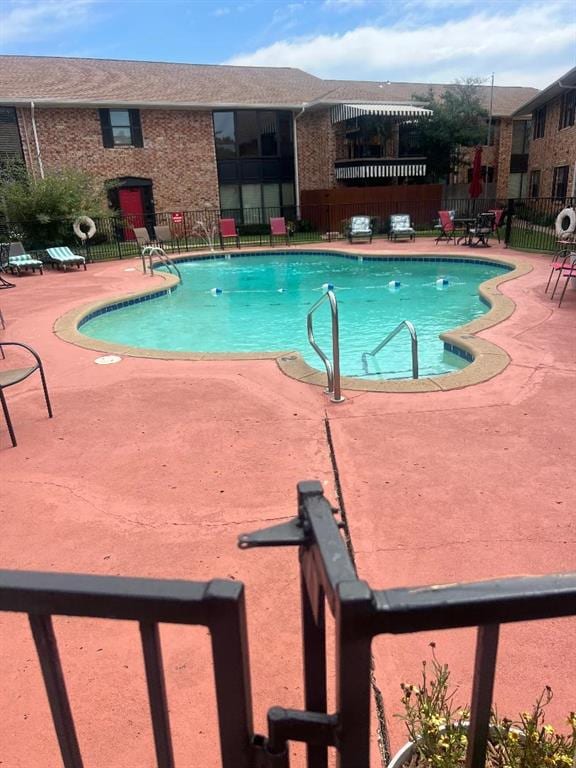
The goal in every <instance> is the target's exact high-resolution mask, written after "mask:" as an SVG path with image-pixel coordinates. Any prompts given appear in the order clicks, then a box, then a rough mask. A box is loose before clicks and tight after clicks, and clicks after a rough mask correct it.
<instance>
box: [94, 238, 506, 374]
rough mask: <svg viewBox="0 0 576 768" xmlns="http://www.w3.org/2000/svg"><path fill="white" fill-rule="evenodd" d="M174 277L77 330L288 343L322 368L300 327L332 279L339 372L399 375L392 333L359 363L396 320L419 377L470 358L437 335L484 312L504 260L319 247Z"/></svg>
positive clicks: (405, 364)
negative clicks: (175, 281) (404, 327)
mask: <svg viewBox="0 0 576 768" xmlns="http://www.w3.org/2000/svg"><path fill="white" fill-rule="evenodd" d="M178 268H179V270H180V272H181V274H182V284H181V285H180V286H179V287H178V289H177V290H175V291H173V292H172V293H167V294H164V295H161V296H158V297H157V298H155V299H154V300H147V301H138V300H136V301H135V302H134V303H130V305H129V306H122V307H118V308H116V309H114V311H105V312H103V311H101V312H100V314H96V315H95V316H94V313H93V315H92V316H90V315H88V317H86V318H85V319H84V321H83V323H82V325H81V328H80V330H81V333H83V334H85V335H86V336H89V337H91V338H93V339H100V340H104V341H109V342H113V343H118V344H126V345H130V346H132V347H141V348H147V349H157V350H158V349H161V350H173V351H194V352H199V353H215V352H216V353H222V352H226V353H231V354H233V353H249V352H254V353H258V352H260V353H261V352H282V351H287V350H296V351H298V352H299V353H300V354H301V355H302V357H303V358H304V359H305V360H306V362H308V363H309V364H310V365H311V366H313V367H314V368H316V369H319V370H322V368H323V366H322V363H321V361H320V360H319V358H318V357H317V356H316V354H315V352H314V351H313V350H312V349H311V347H310V345H309V343H308V339H307V334H306V314H307V312H308V310H309V309H310V307H311V305H312V304H313V303H314V302H315V301H316V300H317V299H318V298H319V297H320V296H321V295H322V293H323V292H325V291H326V287H327V286H328V285H333V286H334V291H335V294H336V296H337V299H338V306H339V313H340V347H341V369H342V374H343V375H344V376H348V377H358V378H407V377H410V376H411V353H410V343H409V339H408V337H407V335H404V334H399V335H398V336H397V337H396V338H395V339H394V340H393V341H391V342H390V344H389V345H387V346H386V347H385V348H384V349H383V350H382V351H381V352H380V353H379V354H378V355H377V356H376V357H374V358H370V362H369V367H368V370H366V368H365V366H364V364H363V360H362V355H363V353H364V352H366V351H369V350H372V349H373V348H374V347H375V346H376V345H377V344H378V343H379V342H380V341H381V340H382V339H383V338H384V336H386V334H387V333H389V332H390V331H391V330H392V329H393V328H394V327H395V326H396V325H397V324H398V323H399V322H401V321H402V320H410V321H411V322H412V323H413V324H414V326H415V327H416V330H417V333H418V341H419V355H420V376H433V375H439V374H443V373H448V372H451V371H454V370H457V369H459V368H461V367H463V366H465V365H467V363H468V362H469V361H470V360H469V359H465V358H463V357H461V356H459V355H457V354H454V353H453V352H448V351H446V349H445V345H444V342H443V341H441V340H440V339H439V334H440V333H442V332H443V331H448V330H450V329H452V328H455V327H458V326H460V325H463V324H464V323H467V322H469V321H471V320H473V319H474V318H476V317H478V316H480V315H482V314H484V313H485V312H487V311H488V309H489V307H488V306H487V305H486V304H485V303H484V302H483V301H482V300H481V298H480V295H479V293H478V286H479V285H480V284H481V283H483V282H485V281H486V280H489V279H490V278H492V277H495V276H498V275H501V274H503V273H504V272H506V271H508V270H509V269H510V267H507V266H506V265H503V264H499V263H495V262H489V261H486V260H480V259H479V260H476V261H473V262H470V260H467V261H466V260H463V259H457V258H453V259H450V258H440V257H432V256H430V257H421V256H419V257H414V258H406V257H401V258H394V257H389V258H386V257H382V258H381V259H380V258H378V259H373V258H370V259H368V258H365V259H363V260H359V259H358V258H357V257H356V256H354V257H344V255H337V254H334V253H323V252H308V253H304V252H294V251H292V252H289V253H281V252H272V253H266V254H263V253H258V254H252V255H245V254H241V258H236V257H235V258H232V259H225V258H224V257H220V258H211V259H202V260H190V261H184V262H180V263H179V264H178ZM314 330H315V335H316V340H317V342H318V343H319V344H320V346H321V347H322V348H324V349H326V350H328V351H329V350H330V314H329V310H328V307H326V309H325V310H324V309H321V310H319V311H318V312H317V313H316V315H315V321H314Z"/></svg>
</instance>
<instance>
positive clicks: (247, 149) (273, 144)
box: [213, 109, 294, 160]
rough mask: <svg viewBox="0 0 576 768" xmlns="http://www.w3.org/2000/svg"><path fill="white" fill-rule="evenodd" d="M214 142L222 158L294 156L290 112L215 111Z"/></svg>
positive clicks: (217, 152)
mask: <svg viewBox="0 0 576 768" xmlns="http://www.w3.org/2000/svg"><path fill="white" fill-rule="evenodd" d="M213 120H214V143H215V145H216V157H217V158H218V160H230V159H236V158H245V157H292V156H293V154H294V142H293V138H292V115H291V113H290V112H273V111H271V110H270V111H268V110H266V111H264V110H258V111H256V110H247V109H243V110H238V111H237V112H214V113H213Z"/></svg>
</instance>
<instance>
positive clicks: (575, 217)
mask: <svg viewBox="0 0 576 768" xmlns="http://www.w3.org/2000/svg"><path fill="white" fill-rule="evenodd" d="M566 219H568V227H567V229H565V228H564V226H563V225H564V221H565V220H566ZM555 226H556V235H557V236H558V237H559V238H560V239H562V238H564V237H568V236H569V235H571V234H573V233H574V231H575V230H576V211H575V210H574V208H564V210H563V211H560V213H559V214H558V216H557V217H556V225H555Z"/></svg>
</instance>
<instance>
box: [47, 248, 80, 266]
mask: <svg viewBox="0 0 576 768" xmlns="http://www.w3.org/2000/svg"><path fill="white" fill-rule="evenodd" d="M46 253H47V254H48V256H49V257H50V261H51V262H52V264H53V266H56V267H58V269H60V267H62V269H66V267H78V269H80V266H83V267H84V271H86V259H85V258H84V256H80V255H79V254H77V253H73V252H72V251H71V250H70V248H68V246H67V245H61V246H59V247H57V248H46Z"/></svg>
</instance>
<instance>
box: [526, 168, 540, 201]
mask: <svg viewBox="0 0 576 768" xmlns="http://www.w3.org/2000/svg"><path fill="white" fill-rule="evenodd" d="M528 194H529V195H530V197H539V196H540V171H531V172H530V186H529V193H528Z"/></svg>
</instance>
